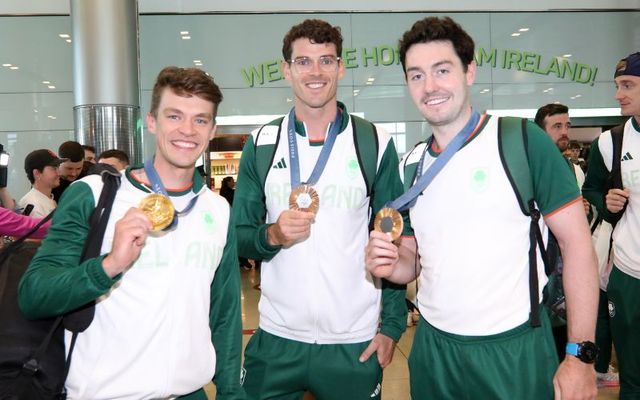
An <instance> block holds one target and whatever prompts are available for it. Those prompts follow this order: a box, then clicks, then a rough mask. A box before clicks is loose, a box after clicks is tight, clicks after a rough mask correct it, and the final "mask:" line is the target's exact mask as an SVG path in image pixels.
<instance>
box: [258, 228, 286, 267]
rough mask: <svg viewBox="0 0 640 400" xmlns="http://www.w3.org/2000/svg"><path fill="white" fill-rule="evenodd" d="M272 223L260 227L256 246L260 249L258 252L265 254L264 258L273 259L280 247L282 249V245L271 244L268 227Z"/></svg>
mask: <svg viewBox="0 0 640 400" xmlns="http://www.w3.org/2000/svg"><path fill="white" fill-rule="evenodd" d="M271 225H272V224H264V225H262V226H260V227H259V228H258V235H257V241H256V248H257V249H258V252H259V253H260V254H262V255H263V259H264V260H270V259H272V258H273V257H274V256H275V255H276V254H278V252H279V251H280V249H282V246H272V245H270V244H269V240H268V239H267V229H268V228H269V227H270V226H271Z"/></svg>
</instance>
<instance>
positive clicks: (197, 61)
mask: <svg viewBox="0 0 640 400" xmlns="http://www.w3.org/2000/svg"><path fill="white" fill-rule="evenodd" d="M193 62H194V63H196V64H198V63H201V62H202V60H193Z"/></svg>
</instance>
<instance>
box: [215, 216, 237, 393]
mask: <svg viewBox="0 0 640 400" xmlns="http://www.w3.org/2000/svg"><path fill="white" fill-rule="evenodd" d="M209 326H210V328H211V342H212V343H213V345H214V348H215V350H216V360H217V361H216V373H215V376H214V378H213V382H214V383H215V385H216V396H217V397H216V398H217V399H220V400H232V399H244V389H243V388H242V386H241V385H240V362H241V356H242V321H241V314H240V267H239V266H238V253H237V247H236V232H235V229H234V228H233V224H232V222H229V229H228V232H227V243H226V245H225V247H224V252H223V254H222V260H221V261H220V265H219V267H218V269H217V271H216V274H215V277H214V279H213V283H212V284H211V304H210V311H209Z"/></svg>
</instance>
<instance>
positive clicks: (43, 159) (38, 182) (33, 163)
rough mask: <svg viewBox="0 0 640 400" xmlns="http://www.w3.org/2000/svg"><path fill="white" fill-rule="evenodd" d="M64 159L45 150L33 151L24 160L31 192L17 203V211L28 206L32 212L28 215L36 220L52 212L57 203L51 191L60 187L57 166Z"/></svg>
mask: <svg viewBox="0 0 640 400" xmlns="http://www.w3.org/2000/svg"><path fill="white" fill-rule="evenodd" d="M65 161H66V159H64V158H58V156H56V155H55V153H54V152H52V151H51V150H47V149H40V150H34V151H32V152H31V153H29V154H27V157H26V158H25V159H24V170H25V172H26V173H27V178H28V179H29V182H31V190H29V191H28V192H27V194H25V195H24V196H22V198H21V199H20V200H19V201H18V210H23V209H25V207H26V206H27V205H29V204H32V205H33V210H32V211H31V213H30V214H29V215H31V216H33V217H37V218H44V217H46V216H47V215H48V214H49V213H50V212H51V211H53V210H54V209H55V208H56V206H57V203H56V201H55V200H54V198H53V194H52V192H53V190H55V188H57V187H58V186H59V185H60V175H59V173H58V169H59V166H60V165H61V164H62V163H63V162H65Z"/></svg>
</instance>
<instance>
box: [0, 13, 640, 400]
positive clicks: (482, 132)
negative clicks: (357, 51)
mask: <svg viewBox="0 0 640 400" xmlns="http://www.w3.org/2000/svg"><path fill="white" fill-rule="evenodd" d="M474 51H475V45H474V41H473V39H472V38H471V36H470V35H469V34H468V33H467V32H466V31H465V30H464V29H463V28H462V27H461V26H460V25H459V24H458V23H456V22H455V21H453V20H452V19H451V18H448V17H444V18H439V17H428V18H424V19H421V20H419V21H417V22H416V23H415V24H413V25H412V26H411V27H410V29H409V30H407V31H406V32H405V33H404V35H403V36H402V38H401V39H400V41H399V57H400V61H401V67H402V69H403V72H404V76H405V78H406V85H407V89H408V93H409V95H410V97H411V99H412V101H413V104H414V105H415V107H416V109H417V110H418V111H419V112H420V114H421V115H422V116H423V117H424V119H425V120H426V121H427V123H428V124H429V125H430V127H431V131H432V133H433V135H432V136H431V137H430V138H426V140H425V141H424V142H420V143H418V144H416V146H415V147H414V148H413V149H412V150H411V151H409V152H408V153H407V154H406V155H404V156H403V157H402V159H401V160H399V159H398V155H397V151H396V148H395V146H394V142H393V140H391V136H390V135H389V134H388V133H386V132H384V131H383V130H381V129H378V128H376V126H375V125H373V124H372V123H371V122H369V121H367V120H365V119H362V118H359V117H356V116H353V115H351V114H350V113H349V111H348V109H347V107H346V105H345V104H344V103H342V102H340V101H338V99H337V93H338V85H339V82H340V79H341V78H342V77H343V75H344V73H345V64H344V62H343V60H342V59H341V54H342V34H341V32H340V29H339V28H338V27H335V26H332V25H331V24H329V23H327V22H325V21H322V20H318V19H307V20H305V21H303V22H302V23H300V24H298V25H295V26H293V27H292V28H291V29H290V30H289V31H288V32H287V34H286V35H285V37H284V39H283V44H282V56H283V63H282V69H283V74H284V77H285V79H286V80H287V81H288V82H289V83H290V85H291V87H292V90H293V97H294V102H293V105H294V106H293V108H292V109H291V110H289V111H288V112H287V114H286V115H284V116H283V117H281V118H278V119H276V120H274V121H272V122H270V123H268V124H266V125H264V126H262V127H261V128H259V129H257V130H256V131H254V132H253V133H252V134H251V136H250V137H249V139H248V141H247V143H246V144H245V146H244V149H243V152H242V158H241V161H240V168H239V173H238V177H237V182H235V181H233V179H226V178H225V181H223V188H222V189H221V191H220V195H221V196H219V195H217V194H214V193H213V192H212V191H210V190H208V189H207V188H206V186H205V184H204V181H203V179H202V177H201V176H200V174H199V173H198V172H197V170H196V168H195V163H196V160H197V159H198V158H199V157H200V155H201V154H202V153H203V152H204V151H207V149H208V144H209V141H210V140H211V139H212V138H213V136H214V134H215V130H216V114H217V111H218V106H219V104H220V103H221V101H222V99H223V97H222V93H221V91H220V89H219V87H218V86H217V85H216V83H215V82H214V80H213V78H212V77H211V76H209V75H208V74H206V73H205V72H204V71H202V70H200V69H197V68H177V67H166V68H164V69H163V70H162V71H161V72H160V74H159V75H158V77H157V79H156V82H155V85H154V88H153V93H152V99H151V106H150V110H151V111H150V112H149V114H148V115H147V116H146V125H147V127H148V130H149V132H151V133H152V134H154V135H155V136H156V148H155V155H154V157H152V158H150V159H149V160H148V161H146V162H145V163H144V166H142V165H135V166H131V167H128V168H127V165H128V164H129V160H128V157H127V155H126V154H125V153H123V152H122V151H120V150H107V151H104V152H103V153H101V154H100V155H99V156H98V157H96V156H95V154H96V151H95V148H93V147H90V146H82V145H80V144H79V143H77V142H73V141H69V142H65V143H63V144H61V145H60V147H59V149H58V153H57V154H56V153H54V152H52V151H50V150H47V149H38V150H34V151H33V152H31V153H29V154H28V155H27V157H26V159H25V172H26V174H27V177H28V178H29V181H30V182H31V184H32V188H31V190H30V191H29V192H28V193H27V194H25V195H24V196H23V197H22V198H21V199H20V200H19V201H18V202H17V206H15V207H14V206H13V204H11V196H9V195H8V194H7V193H6V189H2V188H0V196H1V197H0V199H2V201H3V203H4V204H5V205H9V204H10V205H9V208H16V209H17V210H18V211H20V210H23V209H24V210H26V209H27V208H30V209H31V215H32V216H34V217H37V218H42V217H44V216H46V215H47V214H48V213H50V212H51V211H52V210H53V209H57V211H56V218H55V219H54V220H53V224H52V225H50V226H49V225H47V226H45V227H43V230H42V231H41V232H39V233H38V235H40V236H43V235H44V234H45V232H46V230H47V229H48V233H47V234H46V236H45V239H44V240H43V242H42V245H41V247H40V249H39V251H38V253H37V255H36V256H35V257H34V259H33V261H32V262H31V265H30V267H29V269H28V270H27V271H26V273H25V275H24V276H23V279H22V282H21V284H20V288H19V302H20V306H21V309H22V311H23V312H24V314H25V315H26V316H27V317H29V318H45V317H51V316H56V315H62V314H65V313H66V312H69V311H71V310H73V309H75V308H77V307H79V306H82V305H83V304H86V303H88V302H91V301H96V308H95V317H94V320H93V322H92V324H91V325H90V327H89V328H88V329H87V330H86V331H85V332H83V333H82V334H80V335H79V337H78V339H77V343H76V344H75V346H76V347H75V348H76V350H75V352H74V354H73V358H72V362H71V368H70V371H69V374H68V377H67V378H66V384H65V386H66V393H67V396H68V398H70V399H112V398H123V399H125V398H127V399H141V398H177V397H179V398H187V399H206V395H205V394H204V391H203V390H202V387H203V386H204V385H205V384H207V383H208V382H209V381H211V380H213V382H214V383H215V384H216V388H217V398H219V399H244V398H247V399H252V400H253V399H302V398H303V396H304V395H305V393H311V394H313V395H314V396H315V397H316V398H317V399H360V398H372V399H380V398H381V384H382V376H383V371H384V368H385V367H386V366H388V365H389V364H390V363H391V361H392V359H393V356H394V349H395V345H396V344H397V342H398V340H399V339H400V337H401V335H402V334H403V332H404V331H405V329H406V318H407V305H406V303H405V296H406V284H408V283H410V282H413V281H415V280H416V279H417V282H418V283H417V297H416V304H417V309H418V310H419V313H420V318H419V321H418V326H417V328H416V332H415V335H414V339H413V347H412V350H411V355H410V356H409V373H410V392H411V397H412V398H413V399H462V398H483V399H484V398H487V399H489V398H490V399H551V398H556V399H560V398H562V399H563V400H567V399H595V398H596V396H597V384H600V385H617V384H618V375H617V374H615V371H613V370H612V368H611V366H610V362H611V360H610V358H611V348H612V343H613V348H615V351H616V353H617V360H618V361H617V363H618V369H619V385H620V397H621V398H622V399H638V398H640V341H639V340H638V338H639V337H640V296H638V293H640V246H638V242H637V237H636V236H635V234H636V233H637V232H638V230H639V229H640V227H639V226H638V224H640V218H639V217H638V215H639V212H638V211H637V210H635V208H637V207H638V202H637V201H636V198H635V197H636V196H638V194H637V192H638V190H639V188H640V179H639V178H638V174H637V173H638V170H639V169H640V167H638V166H637V165H636V163H638V162H640V157H638V156H637V155H636V153H635V150H636V146H637V144H638V143H640V53H634V54H631V55H629V56H628V57H626V58H624V59H622V60H621V61H620V62H619V63H618V64H617V65H616V67H615V73H614V81H615V87H616V89H615V98H616V100H617V101H618V102H619V103H620V106H621V111H622V115H624V116H628V117H630V118H629V120H628V121H627V122H626V123H625V125H624V128H623V134H624V139H623V141H622V155H623V156H624V157H623V158H622V161H621V163H616V160H614V159H613V156H612V154H613V150H612V142H613V140H614V139H613V134H612V133H611V131H606V132H604V133H603V134H602V135H601V136H600V137H599V138H598V139H596V141H594V142H593V144H592V145H591V150H590V154H589V157H588V160H589V162H588V166H587V164H586V163H585V160H584V157H581V152H580V150H581V148H580V145H579V144H578V145H577V147H576V145H575V144H574V143H573V142H571V141H570V140H569V130H570V126H571V124H570V118H569V110H568V108H567V107H566V106H564V105H561V104H548V105H545V106H542V107H541V108H540V109H539V110H538V113H537V115H536V117H535V120H534V121H527V120H515V119H512V118H511V119H510V118H498V117H495V116H492V115H487V114H481V113H479V112H478V111H477V110H475V109H473V108H472V106H471V95H470V92H471V87H472V86H473V84H474V81H475V78H476V73H477V66H476V64H475V61H474ZM612 61H613V60H612ZM518 158H519V159H522V160H525V163H519V164H518V167H517V168H518V169H517V170H515V168H516V167H514V166H513V165H514V164H511V162H510V161H508V160H511V159H518ZM96 160H97V161H98V162H100V163H108V164H112V165H114V167H115V168H116V169H118V170H120V171H121V173H122V174H123V179H122V184H121V187H120V189H119V191H118V194H117V196H116V199H115V201H114V204H113V208H112V210H111V214H110V219H109V223H108V225H107V228H106V234H105V239H104V241H103V245H102V254H103V255H102V256H100V257H97V258H91V259H88V260H85V261H83V262H81V263H80V262H79V260H80V253H81V250H82V244H83V242H84V240H85V239H86V237H87V234H88V231H89V223H88V216H89V215H90V214H91V212H92V210H93V209H94V207H95V204H96V203H97V201H98V197H99V194H100V189H101V181H100V179H99V178H97V177H96V176H92V175H88V176H86V177H84V178H83V176H84V175H86V171H87V167H90V165H91V163H94V162H96ZM636 160H639V161H636ZM277 165H280V166H283V165H285V166H286V167H285V168H275V167H274V166H277ZM616 165H618V168H620V169H621V171H618V172H619V173H621V176H622V185H621V187H617V186H613V185H612V184H611V182H609V181H610V179H609V178H610V176H611V175H612V170H613V169H615V166H616ZM585 172H586V178H585ZM76 181H77V183H74V182H76ZM521 181H522V182H525V184H523V185H521V184H520V183H521ZM72 183H74V184H72ZM523 187H524V189H522V188H523ZM63 192H64V193H65V194H64V195H63ZM523 193H526V197H524V201H519V200H520V197H522V196H524V194H523ZM153 194H156V195H160V196H162V197H164V198H165V199H168V203H170V204H172V207H170V208H164V207H166V206H163V208H162V209H160V210H158V211H157V212H155V213H145V212H143V211H142V210H141V209H140V207H139V204H142V203H144V202H145V201H146V200H145V199H147V198H148V196H149V195H153ZM347 194H348V195H347ZM582 194H584V197H583V195H582ZM29 206H32V207H29ZM174 209H175V211H174ZM167 210H168V211H167ZM158 213H161V214H166V213H168V214H170V215H171V216H172V218H173V222H171V224H170V225H169V226H168V227H167V228H158V226H157V225H156V221H155V219H154V218H155V217H156V216H157V215H156V214H158ZM385 213H386V214H385ZM394 213H395V214H394ZM378 214H379V216H378V217H377V218H378V222H375V221H374V217H376V216H377V215H378ZM389 215H391V216H389ZM396 215H397V217H396ZM596 216H600V217H601V218H602V219H604V220H605V221H607V222H610V223H612V224H615V229H614V230H613V238H612V251H611V253H610V254H611V257H610V262H609V263H610V265H609V267H610V268H608V269H607V274H609V273H610V277H609V276H608V285H607V286H606V287H600V290H599V269H598V267H597V264H598V257H602V255H600V254H596V252H595V251H594V248H593V245H592V239H591V231H590V222H591V221H593V220H595V219H596ZM0 218H2V222H3V223H2V226H3V229H5V227H6V229H5V230H4V231H3V232H0V233H2V234H13V235H17V234H19V233H20V232H23V231H24V230H25V229H28V227H29V226H33V221H30V220H28V219H25V218H26V217H20V216H16V215H14V214H12V212H11V211H7V210H4V209H3V210H2V214H0ZM5 218H6V219H5ZM9 218H12V219H11V221H12V222H9ZM385 218H386V219H385ZM380 221H383V222H380ZM372 226H376V229H372ZM9 227H10V228H9ZM395 232H397V233H398V235H397V237H394V236H392V233H395ZM634 232H635V233H634ZM547 237H548V238H549V239H547ZM538 239H539V240H538ZM551 243H555V245H556V247H557V249H558V251H557V252H555V253H553V256H551V255H550V254H551V252H547V251H545V249H544V248H545V247H546V246H547V245H549V246H550V244H551ZM238 257H240V261H241V262H243V260H244V261H246V260H247V259H252V260H257V261H261V264H262V266H261V272H260V274H261V298H260V303H259V313H260V320H259V327H258V329H257V330H256V332H255V333H254V334H253V335H252V337H251V339H250V340H249V343H248V344H247V346H246V348H245V350H244V362H243V364H242V363H241V355H242V344H241V343H242V342H241V306H240V272H239V265H238V260H239V258H238ZM604 257H606V260H605V263H606V262H607V261H608V260H609V254H606V255H605V256H604ZM545 267H546V268H545ZM550 269H551V270H553V272H554V273H555V274H556V275H558V276H561V282H562V288H563V292H564V295H563V300H564V302H565V303H563V304H566V315H564V321H563V322H562V323H560V324H555V323H554V322H552V321H551V320H550V317H549V313H548V312H547V311H548V310H547V306H546V305H543V303H544V300H545V296H547V294H546V292H545V291H544V288H545V285H546V284H547V281H548V280H549V277H548V273H549V270H550ZM600 286H601V285H600ZM545 304H546V303H545ZM596 326H597V328H598V329H597V331H598V334H596ZM68 340H69V337H67V341H68ZM67 344H69V343H67ZM599 349H600V351H599ZM599 352H600V356H599V355H598V353H599ZM594 363H595V368H594Z"/></svg>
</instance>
